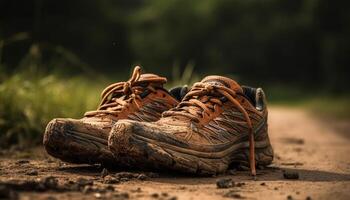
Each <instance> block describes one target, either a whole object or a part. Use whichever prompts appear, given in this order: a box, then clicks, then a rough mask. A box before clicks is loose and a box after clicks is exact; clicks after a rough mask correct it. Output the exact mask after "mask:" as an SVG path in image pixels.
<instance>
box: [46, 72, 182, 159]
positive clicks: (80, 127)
mask: <svg viewBox="0 0 350 200" xmlns="http://www.w3.org/2000/svg"><path fill="white" fill-rule="evenodd" d="M166 81H167V80H166V78H164V77H160V76H157V75H154V74H141V71H140V67H135V69H134V72H133V74H132V77H131V78H130V80H128V81H127V82H119V83H115V84H112V85H110V86H108V87H107V88H106V89H105V90H104V91H103V92H102V95H101V96H102V100H101V103H100V106H99V107H98V109H97V110H95V111H89V112H87V113H85V117H84V118H82V119H63V118H58V119H54V120H52V121H51V122H50V123H49V124H48V125H47V127H46V131H45V134H44V139H43V143H44V146H45V149H46V151H47V152H48V153H49V154H50V155H52V156H54V157H56V158H60V159H61V160H63V161H67V162H72V163H88V164H94V163H103V164H105V165H115V163H116V162H117V161H116V160H115V159H114V158H113V155H112V154H111V152H110V151H109V150H108V147H107V143H108V142H107V139H108V134H109V132H110V130H111V127H112V125H113V124H114V123H115V122H116V121H118V120H120V119H132V120H136V121H146V122H150V121H157V120H158V119H159V118H160V117H161V113H162V112H164V111H166V110H169V109H170V108H173V107H175V106H176V105H177V104H178V100H177V99H176V98H179V99H180V98H181V96H182V95H184V94H185V90H186V87H183V88H182V87H178V88H175V89H173V90H171V91H169V92H168V91H167V90H166V89H164V88H163V84H164V83H166Z"/></svg>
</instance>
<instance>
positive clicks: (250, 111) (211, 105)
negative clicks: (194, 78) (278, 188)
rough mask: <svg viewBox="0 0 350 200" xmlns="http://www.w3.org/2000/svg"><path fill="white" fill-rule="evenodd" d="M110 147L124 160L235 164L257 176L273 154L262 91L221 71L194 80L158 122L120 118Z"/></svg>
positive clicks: (208, 171) (209, 168)
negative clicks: (258, 166) (186, 91)
mask: <svg viewBox="0 0 350 200" xmlns="http://www.w3.org/2000/svg"><path fill="white" fill-rule="evenodd" d="M108 146H109V148H110V150H111V151H112V152H113V153H114V154H115V155H116V156H118V158H119V159H120V162H122V163H123V164H124V165H130V166H140V167H148V168H159V169H171V170H177V171H180V172H186V173H196V174H202V175H212V174H217V173H222V172H225V171H226V170H227V169H228V168H229V167H230V166H232V165H233V164H240V165H242V166H245V167H247V168H249V167H250V169H251V173H252V174H253V175H255V174H256V170H255V167H256V165H262V166H265V165H269V164H270V163H271V162H272V159H273V150H272V147H271V144H270V140H269V137H268V133H267V109H266V101H265V94H264V92H263V90H262V89H261V88H257V89H256V88H250V87H244V86H242V87H241V86H239V85H238V84H237V83H236V82H235V81H234V80H231V79H229V78H226V77H221V76H208V77H206V78H204V79H203V80H202V81H201V82H199V83H196V84H194V86H193V87H192V89H191V90H190V91H189V92H188V93H187V95H186V96H185V97H184V98H183V100H182V102H181V103H179V104H178V105H177V106H176V107H175V108H173V109H171V110H169V111H166V112H164V113H163V116H162V118H161V119H160V120H159V121H157V122H151V123H149V122H135V121H131V120H120V121H118V122H117V123H116V124H115V125H114V127H113V128H112V130H111V133H110V136H109V139H108Z"/></svg>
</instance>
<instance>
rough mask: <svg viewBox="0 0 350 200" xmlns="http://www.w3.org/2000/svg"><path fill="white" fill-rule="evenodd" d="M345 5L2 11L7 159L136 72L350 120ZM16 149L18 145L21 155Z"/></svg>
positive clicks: (0, 134)
mask: <svg viewBox="0 0 350 200" xmlns="http://www.w3.org/2000/svg"><path fill="white" fill-rule="evenodd" d="M349 8H350V1H343V0H293V1H281V0H193V1H188V0H166V1H165V0H133V1H130V0H118V1H116V0H104V1H97V0H96V1H83V0H76V1H69V0H61V1H48V0H47V1H45V0H26V1H19V0H1V1H0V147H2V148H7V147H10V146H11V145H12V144H19V146H24V145H28V144H38V143H40V140H41V136H42V132H43V130H44V127H45V125H46V123H47V122H48V121H49V120H51V119H52V118H53V117H81V116H82V115H83V113H84V112H85V111H86V110H90V109H95V108H96V106H97V104H98V101H99V93H100V91H101V90H102V89H103V88H104V87H105V86H106V85H108V84H110V83H113V82H117V81H121V80H127V79H128V77H129V73H130V71H131V67H133V66H134V65H136V64H139V65H142V66H143V69H144V71H147V72H153V73H157V74H160V75H163V76H167V77H168V78H169V82H170V84H169V85H168V87H171V86H174V85H177V84H188V83H192V82H194V81H198V80H200V78H201V77H203V76H205V75H208V74H221V75H226V76H230V77H232V78H234V79H236V80H238V81H239V82H240V83H242V84H248V85H252V86H261V87H263V88H264V89H265V91H266V93H267V94H268V99H269V101H270V103H271V104H283V105H288V106H304V107H305V109H308V110H310V111H312V112H313V113H316V114H317V116H320V115H322V116H325V117H332V118H337V119H338V118H339V119H349V118H350V108H349V107H350V106H349V105H350V95H349V93H350V91H349V83H350V81H349V78H348V77H349V75H350V73H349V71H350V69H349V67H350V66H349V64H350V12H349V10H348V9H349ZM16 146H18V145H16Z"/></svg>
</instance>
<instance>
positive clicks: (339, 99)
mask: <svg viewBox="0 0 350 200" xmlns="http://www.w3.org/2000/svg"><path fill="white" fill-rule="evenodd" d="M265 92H266V93H267V95H268V101H269V103H271V104H272V105H279V106H288V107H299V108H303V109H305V110H306V111H309V112H310V113H311V114H314V115H316V116H318V117H322V118H333V119H339V120H350V95H349V94H341V95H340V94H336V93H329V92H326V91H324V90H323V91H317V90H315V89H312V90H310V89H309V90H307V89H305V88H304V89H300V88H299V89H298V88H297V87H288V86H270V87H267V88H266V89H265Z"/></svg>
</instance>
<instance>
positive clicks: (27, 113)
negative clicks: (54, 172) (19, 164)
mask: <svg viewBox="0 0 350 200" xmlns="http://www.w3.org/2000/svg"><path fill="white" fill-rule="evenodd" d="M102 87H103V84H102V83H98V82H96V81H91V80H89V79H87V78H84V77H72V78H66V79H61V78H58V77H57V76H55V75H44V74H40V73H39V74H32V73H28V72H26V71H21V72H19V73H16V74H13V75H11V76H10V77H8V78H6V79H5V80H3V81H2V82H0V102H1V103H0V146H1V147H7V146H8V145H10V144H20V145H22V146H25V145H32V144H31V143H33V142H34V143H38V142H40V141H41V136H42V133H43V131H44V127H45V126H46V124H47V123H48V122H49V121H50V120H51V119H53V118H55V117H72V118H80V117H82V115H83V114H84V112H85V111H86V110H91V109H95V108H96V106H97V104H98V101H99V92H100V91H101V89H102Z"/></svg>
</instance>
